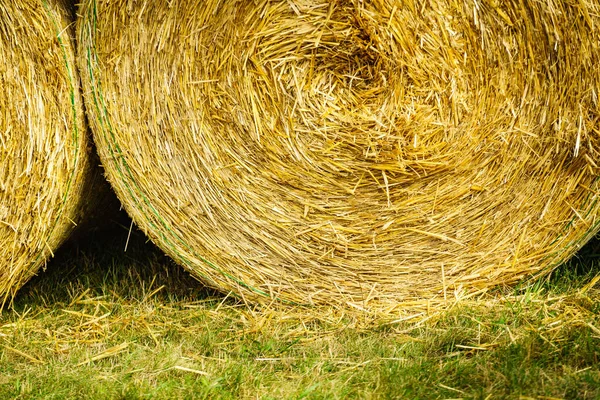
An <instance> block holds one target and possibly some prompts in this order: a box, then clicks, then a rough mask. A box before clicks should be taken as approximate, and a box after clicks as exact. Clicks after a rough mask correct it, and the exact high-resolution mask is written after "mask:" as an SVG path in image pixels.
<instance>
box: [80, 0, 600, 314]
mask: <svg viewBox="0 0 600 400" xmlns="http://www.w3.org/2000/svg"><path fill="white" fill-rule="evenodd" d="M79 15H80V20H79V22H78V39H79V45H80V48H79V60H78V62H79V65H80V69H81V71H82V77H83V81H84V87H85V91H84V93H85V96H86V104H87V109H88V111H89V115H90V123H91V124H92V126H93V133H94V137H95V140H96V143H97V146H98V148H99V152H100V156H101V159H102V162H103V164H104V166H105V168H106V170H107V175H108V177H109V180H110V181H111V183H112V185H113V187H114V188H115V190H116V192H117V194H118V196H119V197H120V199H121V201H122V202H123V204H124V206H125V208H126V209H127V210H128V212H129V213H130V215H131V216H132V217H133V219H134V221H135V222H136V223H137V224H138V225H139V226H140V227H141V228H142V229H143V230H144V231H145V232H146V233H147V234H148V235H149V237H150V238H151V239H152V240H153V241H154V242H156V243H157V244H158V245H159V246H160V247H161V248H162V249H163V250H164V251H165V252H166V253H168V254H169V255H170V256H171V257H173V258H174V259H175V260H176V261H177V262H179V263H181V264H182V265H184V266H185V267H187V269H188V270H189V271H191V273H192V274H194V276H196V277H197V278H199V279H200V280H202V281H203V282H204V283H206V284H208V285H210V286H212V287H215V288H218V289H220V290H222V291H225V292H227V291H232V292H233V293H235V294H236V295H238V296H240V297H242V298H244V299H246V300H249V301H261V300H262V301H271V299H277V300H281V301H282V302H291V303H298V304H334V305H345V306H354V307H356V308H359V309H366V310H372V311H374V310H378V311H390V310H394V309H395V308H399V307H407V306H410V305H411V304H417V303H423V302H428V304H432V305H434V304H441V303H444V302H451V301H453V300H454V299H456V298H461V297H465V296H468V295H472V294H475V293H479V292H481V291H485V290H487V289H489V288H491V287H493V286H495V285H503V284H513V283H515V282H517V281H519V280H521V279H523V278H524V277H530V276H534V275H539V274H543V273H547V272H548V271H550V270H551V269H552V267H553V266H556V265H557V264H559V263H561V262H562V261H564V260H566V259H568V258H569V257H571V256H572V255H573V254H574V252H575V251H576V250H577V249H578V248H579V247H580V246H581V245H582V244H583V243H585V242H586V241H587V240H588V239H589V238H590V237H592V236H593V235H594V233H595V232H596V231H597V230H598V221H597V214H598V208H599V204H598V180H597V177H598V165H597V162H599V161H598V160H599V159H598V134H599V131H598V129H599V123H598V118H599V114H598V98H597V96H598V86H599V84H600V68H598V65H600V50H599V43H600V42H599V40H598V39H599V37H600V36H599V35H600V6H598V4H597V2H595V1H586V0H568V1H567V0H550V1H520V0H510V1H503V2H495V1H491V0H489V1H486V0H484V1H474V0H445V1H443V0H431V1H425V2H421V1H410V0H397V1H391V0H377V1H352V0H347V1H319V0H303V1H302V0H285V1H260V2H256V1H228V0H225V1H221V0H219V1H210V0H205V1H199V0H195V1H187V0H186V1H183V0H174V1H169V2H166V1H158V0H128V1H111V0H86V1H84V2H83V4H82V6H81V8H80V10H79Z"/></svg>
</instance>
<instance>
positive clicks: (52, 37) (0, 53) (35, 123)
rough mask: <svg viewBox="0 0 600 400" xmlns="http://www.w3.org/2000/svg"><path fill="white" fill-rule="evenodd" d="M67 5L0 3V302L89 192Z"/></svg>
mask: <svg viewBox="0 0 600 400" xmlns="http://www.w3.org/2000/svg"><path fill="white" fill-rule="evenodd" d="M70 7H71V5H70V4H67V3H66V2H62V1H59V0H20V1H17V2H2V4H0V306H2V305H4V304H5V302H6V300H7V299H9V298H11V296H13V295H14V293H15V292H16V291H17V290H18V289H19V288H20V287H21V286H22V285H23V284H24V283H25V282H26V281H27V280H28V279H29V278H30V277H31V276H32V275H33V274H35V273H36V271H37V270H38V269H39V268H40V267H41V266H42V265H43V264H44V263H45V262H46V261H47V259H48V258H49V257H50V256H52V255H53V254H54V251H55V250H56V249H57V248H58V246H59V245H60V244H61V243H62V242H63V241H64V240H65V239H66V238H67V237H68V236H69V234H70V233H71V231H72V230H73V228H74V227H75V225H76V224H77V222H78V221H80V220H81V218H82V216H83V213H84V212H85V209H84V205H85V203H86V200H85V199H84V196H83V195H84V194H85V195H86V196H89V195H90V193H89V189H90V187H91V186H90V185H91V182H92V178H91V177H92V169H91V166H90V162H89V155H88V152H89V149H88V145H89V143H88V138H87V137H86V129H85V127H84V115H83V103H82V100H81V96H80V87H79V78H78V77H77V75H76V68H75V54H74V45H73V38H74V36H73V25H72V15H71V13H70V11H68V10H69V9H70Z"/></svg>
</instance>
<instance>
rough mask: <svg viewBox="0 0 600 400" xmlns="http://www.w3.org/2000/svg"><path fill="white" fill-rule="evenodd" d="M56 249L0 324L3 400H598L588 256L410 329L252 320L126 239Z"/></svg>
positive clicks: (330, 318) (328, 317)
mask: <svg viewBox="0 0 600 400" xmlns="http://www.w3.org/2000/svg"><path fill="white" fill-rule="evenodd" d="M126 241H127V231H126V230H124V229H123V230H121V231H118V232H117V233H116V234H115V232H111V233H110V234H109V235H102V234H100V233H98V234H96V235H95V236H94V235H93V236H88V237H86V238H83V239H81V240H80V241H79V242H78V243H79V244H78V245H76V244H71V245H69V246H67V248H65V249H63V250H62V251H61V252H60V253H59V254H57V257H56V258H55V259H54V260H53V262H52V263H51V264H50V265H49V266H48V269H47V271H46V272H45V273H42V274H40V275H39V276H38V277H36V278H34V279H33V280H32V281H30V282H29V283H28V284H27V285H26V286H25V287H24V288H23V289H22V290H21V291H20V293H19V295H18V297H17V298H16V299H15V301H14V304H13V305H12V308H9V309H5V310H4V311H3V313H2V314H1V317H0V398H3V399H4V398H19V399H33V398H35V399H37V398H43V399H63V398H64V399H73V398H96V399H104V398H106V399H146V398H152V399H163V398H164V399H188V398H199V399H202V398H222V399H238V398H264V399H281V398H286V399H336V398H339V399H342V398H343V399H345V398H361V399H363V398H367V399H368V398H426V399H430V398H433V399H435V398H445V399H448V398H474V399H487V398H514V399H525V398H535V399H549V398H567V399H574V398H581V399H594V398H600V368H599V366H598V365H599V359H600V317H599V316H598V311H600V301H599V298H600V291H599V290H598V289H596V288H595V287H594V279H593V278H594V277H595V276H597V274H598V273H600V268H599V264H598V260H597V259H596V256H595V255H594V254H593V253H595V249H594V247H593V246H597V245H592V246H588V248H587V249H586V250H585V251H584V255H582V256H581V258H580V259H578V260H574V261H572V262H571V263H569V264H568V265H565V266H563V267H561V268H560V269H559V270H557V271H556V272H555V273H554V274H553V275H552V276H551V277H550V278H549V279H546V280H543V281H539V282H536V283H535V284H534V285H528V286H527V287H524V288H521V289H512V290H508V289H507V290H505V291H504V292H498V293H495V294H494V296H488V297H485V298H481V299H479V300H477V301H469V302H464V303H460V304H457V305H455V306H454V307H453V308H452V309H451V310H449V311H448V312H447V313H443V314H432V315H431V316H430V318H424V319H421V320H419V321H416V322H415V320H413V321H404V322H397V323H381V322H379V323H378V322H374V321H365V320H364V319H363V318H362V317H360V316H356V315H354V316H353V315H347V314H343V313H341V312H339V311H333V310H332V311H330V312H329V313H321V314H320V316H319V317H312V318H311V317H309V316H307V315H302V313H300V312H298V310H290V309H288V310H287V311H285V310H277V309H273V308H262V309H259V308H252V307H249V306H247V305H244V304H243V303H241V302H238V301H236V300H234V299H231V298H229V297H226V296H223V295H219V294H218V293H214V292H211V291H208V290H206V289H203V288H202V287H201V286H200V285H199V284H198V283H197V282H196V281H194V280H193V279H192V278H190V277H189V276H188V275H187V274H186V273H185V272H184V271H183V270H182V269H180V268H179V267H177V266H174V265H173V264H172V263H171V262H170V261H169V260H168V259H166V258H165V257H164V256H163V255H162V254H161V253H160V252H159V251H158V250H156V248H154V247H153V246H152V245H151V244H148V243H146V242H145V239H144V237H143V235H142V234H141V233H137V232H133V233H132V237H131V239H130V241H129V244H128V249H127V252H124V251H123V250H124V244H125V243H126Z"/></svg>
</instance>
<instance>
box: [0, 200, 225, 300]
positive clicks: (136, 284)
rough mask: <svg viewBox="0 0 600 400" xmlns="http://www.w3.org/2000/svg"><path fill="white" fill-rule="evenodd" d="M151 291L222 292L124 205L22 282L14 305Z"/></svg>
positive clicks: (156, 294)
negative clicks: (151, 235) (183, 263)
mask: <svg viewBox="0 0 600 400" xmlns="http://www.w3.org/2000/svg"><path fill="white" fill-rule="evenodd" d="M149 294H152V297H153V298H154V299H155V300H158V301H161V302H183V301H185V302H193V301H201V300H208V299H210V298H216V300H218V301H221V300H222V298H223V297H224V296H223V295H221V294H219V293H218V292H216V291H213V290H211V289H208V288H206V287H205V286H203V284H202V283H200V282H199V281H197V280H195V279H194V278H192V277H191V276H190V275H189V274H188V273H187V272H186V271H185V270H184V269H183V268H182V267H180V266H178V265H176V264H175V263H174V262H173V261H172V260H171V259H169V258H168V257H167V256H165V255H164V254H163V253H162V251H161V250H159V249H158V248H157V247H156V246H155V245H154V244H153V243H152V242H150V241H149V240H148V239H147V237H146V236H145V235H144V234H143V233H142V232H141V231H139V230H138V229H137V228H136V227H135V225H133V224H132V222H131V219H129V217H128V216H127V215H126V214H125V212H124V211H120V212H119V213H118V214H117V215H114V216H113V218H111V220H110V221H109V222H108V223H106V224H105V226H104V227H103V228H102V229H97V230H88V231H85V232H82V233H80V234H79V235H77V237H76V238H75V239H74V240H71V241H70V242H68V243H66V244H65V245H64V246H63V247H62V248H61V249H60V250H59V251H58V252H57V253H56V255H55V257H54V258H53V259H51V260H50V261H49V262H48V264H47V266H46V268H45V270H42V271H40V272H39V273H38V275H37V276H35V277H34V278H32V279H31V280H30V281H29V282H28V283H27V284H26V285H25V286H23V288H21V290H20V291H19V292H18V293H17V296H16V297H15V299H14V301H13V304H12V308H13V309H15V310H19V309H24V308H27V307H28V306H30V305H33V304H39V303H42V304H44V305H52V304H60V303H66V304H68V303H70V302H71V301H73V299H76V298H77V297H78V296H81V297H84V296H85V297H87V298H90V297H99V296H113V297H117V298H120V299H124V300H127V301H136V300H139V301H142V300H144V299H145V298H147V296H148V295H149Z"/></svg>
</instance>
